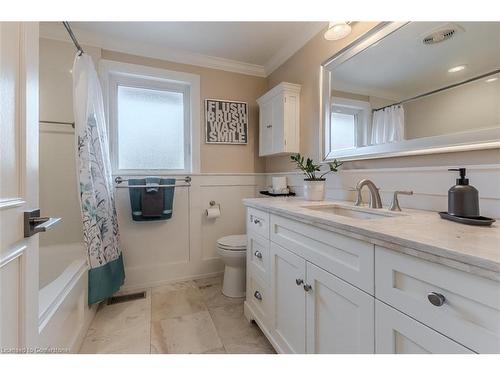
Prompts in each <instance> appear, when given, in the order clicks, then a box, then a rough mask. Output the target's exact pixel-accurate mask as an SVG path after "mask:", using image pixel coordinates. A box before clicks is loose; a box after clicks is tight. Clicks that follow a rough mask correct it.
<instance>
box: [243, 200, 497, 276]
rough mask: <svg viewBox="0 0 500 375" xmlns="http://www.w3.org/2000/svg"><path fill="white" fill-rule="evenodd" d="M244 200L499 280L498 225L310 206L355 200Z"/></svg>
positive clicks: (416, 214) (419, 213) (423, 214)
mask: <svg viewBox="0 0 500 375" xmlns="http://www.w3.org/2000/svg"><path fill="white" fill-rule="evenodd" d="M243 202H244V204H245V205H246V206H250V207H254V208H257V209H261V210H265V211H268V212H271V213H275V214H278V215H281V216H286V217H289V218H293V219H296V220H299V221H301V222H304V223H306V224H311V225H315V226H319V227H321V228H323V229H327V230H334V231H341V232H349V233H346V234H353V235H355V236H358V237H361V238H363V239H365V240H367V241H369V242H372V243H374V244H378V245H382V246H387V247H390V248H391V249H393V250H396V251H401V252H404V253H407V254H410V255H414V256H418V257H421V258H424V259H426V260H430V261H434V262H438V263H442V264H445V265H448V266H451V267H453V268H457V269H461V270H463V271H467V272H470V273H475V274H478V275H479V276H483V277H487V278H490V279H494V280H500V227H499V223H498V222H496V223H494V224H493V225H492V226H491V227H477V226H470V225H464V224H459V223H454V222H451V221H448V220H443V219H441V218H440V217H439V215H438V213H437V212H431V211H421V210H411V209H403V212H401V213H394V212H391V211H388V210H387V209H368V208H366V207H365V208H366V210H368V211H370V212H374V213H378V214H395V215H396V216H394V217H389V216H388V217H381V218H377V219H369V220H367V219H358V218H351V217H346V216H341V215H335V214H332V213H326V212H320V211H315V210H312V209H309V208H305V206H309V207H312V206H325V205H331V204H339V205H342V206H350V207H354V206H353V203H352V202H337V201H322V202H311V201H305V200H302V199H300V198H249V199H244V200H243ZM355 208H356V207H355Z"/></svg>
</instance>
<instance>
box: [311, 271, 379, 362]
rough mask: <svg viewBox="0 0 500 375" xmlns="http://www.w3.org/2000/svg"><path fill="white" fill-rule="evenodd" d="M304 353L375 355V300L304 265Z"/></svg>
mask: <svg viewBox="0 0 500 375" xmlns="http://www.w3.org/2000/svg"><path fill="white" fill-rule="evenodd" d="M306 274H307V284H308V285H309V286H310V288H308V289H309V291H308V292H307V304H306V306H307V309H306V317H307V328H306V332H307V353H330V354H339V353H343V354H354V353H366V354H371V353H374V324H375V322H374V313H375V310H374V309H375V307H374V298H373V297H372V296H370V295H369V294H367V293H365V292H363V291H361V290H360V289H358V288H356V287H354V286H352V285H350V284H348V283H346V282H345V281H343V280H341V279H339V278H338V277H336V276H334V275H332V274H331V273H328V272H326V271H324V270H322V269H321V268H319V267H316V266H315V265H313V264H311V263H309V262H307V267H306Z"/></svg>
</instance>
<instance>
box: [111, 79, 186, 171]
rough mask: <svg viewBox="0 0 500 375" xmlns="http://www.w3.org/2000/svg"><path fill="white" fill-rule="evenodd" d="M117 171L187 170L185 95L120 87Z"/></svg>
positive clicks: (118, 99)
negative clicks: (185, 163) (185, 164)
mask: <svg viewBox="0 0 500 375" xmlns="http://www.w3.org/2000/svg"><path fill="white" fill-rule="evenodd" d="M117 104H118V108H117V120H118V168H119V169H136V170H137V169H158V170H172V169H184V167H185V166H184V162H185V158H184V151H185V150H184V128H185V124H184V123H185V116H184V94H183V93H181V92H175V91H167V90H155V89H145V88H138V87H129V86H120V85H119V86H118V98H117Z"/></svg>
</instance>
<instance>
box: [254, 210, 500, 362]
mask: <svg viewBox="0 0 500 375" xmlns="http://www.w3.org/2000/svg"><path fill="white" fill-rule="evenodd" d="M247 232H248V238H249V243H248V247H247V251H249V252H250V251H251V252H253V253H255V252H256V251H257V254H261V255H262V258H258V260H256V259H254V258H255V254H253V255H252V254H250V253H249V254H248V255H247V280H248V281H249V282H248V283H247V285H248V286H247V296H248V297H247V300H246V301H245V315H246V316H247V318H248V319H249V320H255V321H256V322H257V323H258V324H259V326H260V327H261V328H262V330H263V332H264V333H265V334H266V336H267V337H268V339H269V340H270V341H271V343H272V344H273V345H274V347H275V349H276V350H277V351H278V352H280V353H392V354H395V353H407V354H410V353H450V354H451V353H500V323H499V322H500V293H498V291H499V290H500V283H499V282H498V281H493V280H491V279H486V278H482V277H479V276H475V275H472V274H470V273H467V272H464V271H459V270H456V269H452V268H450V267H447V266H444V265H442V264H438V263H433V262H429V261H426V260H422V259H420V258H417V257H414V256H410V255H407V254H404V253H401V252H396V251H394V250H389V249H386V248H383V247H381V246H378V245H377V246H375V245H373V244H371V243H370V242H369V241H363V240H361V239H355V238H351V237H350V236H348V235H346V234H345V233H343V234H340V233H335V232H334V231H329V230H325V229H322V228H318V227H317V226H314V225H309V224H305V223H303V222H300V221H299V220H294V219H293V218H290V216H288V217H287V218H285V217H282V216H280V215H275V214H272V213H269V212H266V211H264V210H257V209H255V208H251V207H249V208H248V210H247ZM267 249H269V251H268V250H267ZM267 252H268V253H269V255H267V254H268V253H267ZM267 258H269V259H268V260H267ZM478 291H480V292H481V293H478ZM256 292H258V293H257V296H258V297H259V298H255V294H256ZM436 296H441V297H442V299H439V300H437V299H436V298H435V297H436Z"/></svg>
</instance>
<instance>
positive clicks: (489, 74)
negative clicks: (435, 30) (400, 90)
mask: <svg viewBox="0 0 500 375" xmlns="http://www.w3.org/2000/svg"><path fill="white" fill-rule="evenodd" d="M497 73H500V69H497V70H494V71H492V72H489V73H485V74H481V75H479V76H476V77H472V78H469V79H466V80H465V81H462V82H457V83H454V84H452V85H449V86H446V87H441V88H440V89H436V90H432V91H429V92H426V93H425V94H420V95H417V96H414V97H413V98H409V99H405V100H402V101H400V102H398V103H394V104H390V105H386V106H384V107H380V108H376V109H372V112H375V111H380V110H382V109H385V108H389V107H392V106H395V105H401V104H405V103H408V102H411V101H413V100H417V99H420V98H423V97H426V96H429V95H432V94H437V93H438V92H441V91H444V90H448V89H452V88H454V87H457V86H460V85H464V84H466V83H469V82H473V81H477V80H478V79H481V78H485V77H488V76H491V75H493V74H497Z"/></svg>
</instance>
